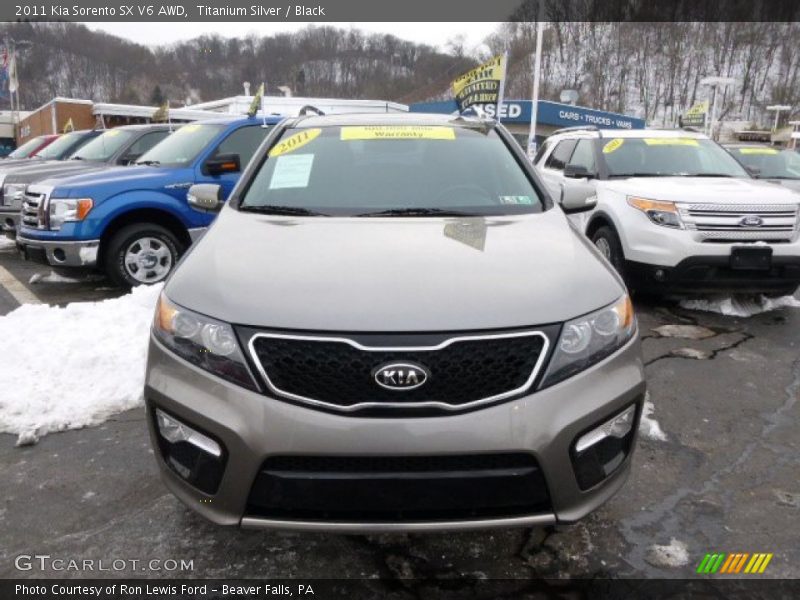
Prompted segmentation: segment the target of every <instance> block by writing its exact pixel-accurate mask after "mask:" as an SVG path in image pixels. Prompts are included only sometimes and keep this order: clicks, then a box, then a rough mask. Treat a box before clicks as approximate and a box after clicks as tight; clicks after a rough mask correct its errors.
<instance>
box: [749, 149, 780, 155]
mask: <svg viewBox="0 0 800 600" xmlns="http://www.w3.org/2000/svg"><path fill="white" fill-rule="evenodd" d="M739 154H780V153H779V152H778V151H777V150H775V148H739Z"/></svg>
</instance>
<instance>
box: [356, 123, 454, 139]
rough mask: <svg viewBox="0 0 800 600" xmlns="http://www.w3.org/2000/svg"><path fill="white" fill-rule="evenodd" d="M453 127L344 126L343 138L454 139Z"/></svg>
mask: <svg viewBox="0 0 800 600" xmlns="http://www.w3.org/2000/svg"><path fill="white" fill-rule="evenodd" d="M454 139H456V132H455V130H454V129H453V128H452V127H443V126H440V125H366V126H363V127H342V140H454Z"/></svg>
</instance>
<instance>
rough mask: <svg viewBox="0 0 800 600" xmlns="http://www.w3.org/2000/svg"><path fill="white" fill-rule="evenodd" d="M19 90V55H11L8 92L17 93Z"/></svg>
mask: <svg viewBox="0 0 800 600" xmlns="http://www.w3.org/2000/svg"><path fill="white" fill-rule="evenodd" d="M18 89H19V80H18V79H17V53H16V52H14V53H12V54H11V58H9V59H8V91H9V92H11V93H12V94H13V93H16V91H17V90H18Z"/></svg>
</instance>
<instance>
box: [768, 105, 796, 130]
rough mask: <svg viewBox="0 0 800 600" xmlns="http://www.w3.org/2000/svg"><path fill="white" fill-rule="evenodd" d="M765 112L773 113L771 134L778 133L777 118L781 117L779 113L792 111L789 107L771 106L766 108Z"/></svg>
mask: <svg viewBox="0 0 800 600" xmlns="http://www.w3.org/2000/svg"><path fill="white" fill-rule="evenodd" d="M767 110H774V111H775V124H774V125H773V126H772V131H773V133H774V132H776V131H778V118H779V117H780V115H781V111H788V110H792V107H791V106H788V105H786V104H773V105H772V106H768V107H767Z"/></svg>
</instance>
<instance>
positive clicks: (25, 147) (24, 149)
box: [8, 135, 44, 158]
mask: <svg viewBox="0 0 800 600" xmlns="http://www.w3.org/2000/svg"><path fill="white" fill-rule="evenodd" d="M42 142H44V136H41V135H40V136H39V137H35V138H33V139H30V140H28V141H27V142H25V143H24V144H22V146H20V147H19V148H17V149H16V150H14V151H13V152H11V153H10V154H9V155H8V158H28V157H29V156H30V155H31V152H33V151H34V150H36V149H37V148H38V147H39V146H41V145H42Z"/></svg>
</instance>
